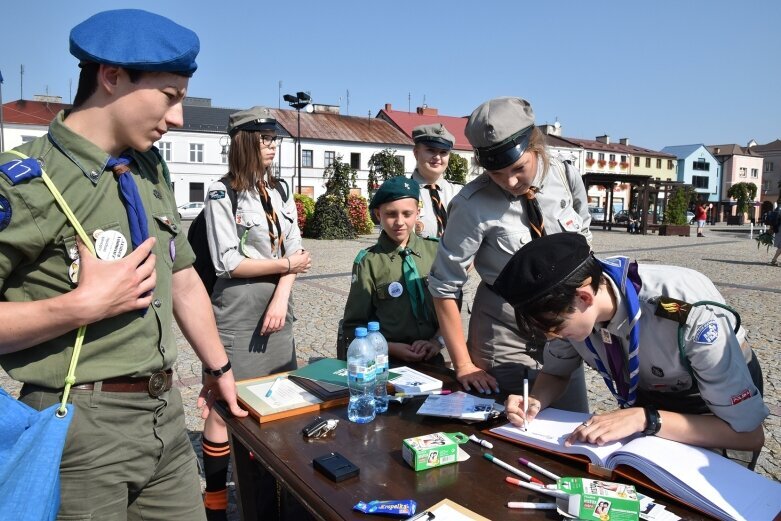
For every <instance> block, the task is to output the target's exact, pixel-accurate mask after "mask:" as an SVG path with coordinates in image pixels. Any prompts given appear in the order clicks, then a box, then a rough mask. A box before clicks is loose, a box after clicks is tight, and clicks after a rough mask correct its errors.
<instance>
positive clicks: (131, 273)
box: [0, 9, 246, 521]
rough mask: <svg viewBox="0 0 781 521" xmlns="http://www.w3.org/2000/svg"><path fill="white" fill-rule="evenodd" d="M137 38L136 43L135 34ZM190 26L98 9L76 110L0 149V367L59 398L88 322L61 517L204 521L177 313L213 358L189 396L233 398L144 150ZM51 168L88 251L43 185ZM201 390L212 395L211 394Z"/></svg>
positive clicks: (176, 106)
mask: <svg viewBox="0 0 781 521" xmlns="http://www.w3.org/2000/svg"><path fill="white" fill-rule="evenodd" d="M139 35H140V36H142V37H140V36H139ZM198 50H199V40H198V37H197V35H196V34H195V33H194V32H192V31H191V30H189V29H187V28H185V27H182V26H180V25H177V24H175V23H174V22H172V21H171V20H169V19H167V18H164V17H162V16H158V15H156V14H152V13H149V12H146V11H141V10H135V9H123V10H116V11H105V12H101V13H98V14H96V15H94V16H92V17H91V18H89V19H87V20H86V21H84V22H82V23H81V24H79V25H77V26H76V27H75V28H74V29H73V30H72V31H71V34H70V51H71V54H73V55H74V56H75V57H76V58H77V59H78V60H79V66H80V67H81V76H80V78H79V87H78V92H77V94H76V98H75V100H74V102H73V108H72V109H70V110H65V111H63V112H60V113H59V114H58V115H57V116H56V118H55V119H54V121H53V122H52V123H51V125H50V127H49V132H48V133H47V135H46V136H43V137H41V138H39V139H36V140H34V141H31V142H29V143H26V144H24V145H22V146H20V147H19V148H18V149H16V150H17V151H18V152H19V153H21V154H23V155H24V156H27V157H28V158H29V159H25V160H22V159H20V158H19V156H17V155H15V154H11V153H6V154H2V155H1V156H0V288H1V289H0V314H1V315H2V317H3V320H2V321H0V365H2V367H3V368H4V369H5V370H6V371H7V372H8V374H9V375H10V376H11V377H12V378H14V379H16V380H18V381H21V382H23V383H24V385H23V386H22V389H21V393H20V398H19V399H20V400H22V401H23V402H25V403H26V404H28V405H30V406H31V407H34V408H36V409H38V410H41V409H44V408H46V407H49V406H51V405H53V404H55V403H58V402H59V401H60V399H61V396H62V393H63V387H64V385H65V376H66V373H67V371H68V365H69V363H70V359H71V352H72V350H73V347H72V346H73V345H74V340H75V336H76V335H75V331H76V329H78V328H79V327H80V326H82V325H86V326H87V329H86V338H85V340H84V345H83V349H82V350H81V357H80V359H79V360H78V366H77V370H76V377H75V378H76V380H75V382H74V386H73V387H72V389H71V393H70V395H69V396H70V398H69V400H70V401H71V402H72V404H73V408H74V413H73V414H74V417H73V420H72V423H71V424H70V428H69V432H68V437H67V441H66V445H65V448H64V451H63V454H62V461H61V464H60V479H61V481H60V489H61V504H60V510H59V516H60V518H62V519H65V518H68V519H130V520H140V519H144V520H147V521H149V520H170V519H188V520H193V519H195V520H203V519H205V513H204V508H203V503H202V501H201V490H200V483H199V478H198V472H197V463H196V458H195V453H194V451H193V449H192V445H191V443H190V440H189V439H188V436H187V430H186V428H185V422H184V411H183V408H182V398H181V396H180V394H179V391H178V390H177V389H176V388H172V386H171V384H172V367H173V364H174V361H175V360H176V339H175V338H174V335H173V333H172V330H171V329H172V328H171V326H172V319H173V318H174V316H175V317H176V319H177V322H178V323H179V326H180V327H181V329H182V331H183V332H184V335H185V337H187V339H188V340H189V341H190V343H191V344H192V347H193V349H194V350H195V352H196V353H197V354H198V356H199V358H200V359H201V360H202V362H203V364H204V367H205V368H207V371H206V372H207V375H206V377H205V386H204V389H203V391H201V396H200V397H199V400H198V401H199V406H204V404H205V405H206V407H207V408H206V409H205V410H204V417H205V416H207V415H208V411H209V409H210V406H211V403H212V402H213V400H214V399H215V398H222V399H224V400H226V401H227V403H228V405H229V407H230V410H231V411H232V412H233V414H236V415H238V416H245V415H246V412H245V411H242V410H241V409H240V408H239V407H238V406H237V404H236V394H235V393H236V389H235V383H234V379H233V374H232V371H231V370H230V365H229V364H228V357H227V356H226V354H225V350H224V349H223V346H222V344H221V343H220V339H219V336H218V335H217V329H216V327H215V323H214V315H213V314H212V308H211V305H210V303H209V297H208V295H207V294H206V290H205V289H204V287H203V284H202V283H201V281H200V278H199V277H198V275H197V273H196V272H195V270H194V269H193V268H192V263H193V260H194V255H193V252H192V250H191V249H190V247H189V245H188V243H187V239H186V237H185V234H184V233H182V230H181V225H180V222H179V218H178V216H177V211H176V202H175V200H174V196H173V193H172V191H171V186H170V181H169V180H168V172H167V169H166V167H165V165H164V163H163V162H162V159H160V157H159V155H158V154H157V153H156V151H155V150H152V146H153V144H154V143H155V142H156V141H158V140H159V139H160V138H161V137H162V136H163V135H164V134H165V133H166V132H167V131H168V130H169V129H171V128H175V127H179V126H181V125H182V123H183V121H182V100H183V99H184V97H185V95H186V93H187V86H188V82H189V78H190V76H192V74H193V73H194V72H195V69H196V67H197V65H196V63H195V58H196V55H197V54H198ZM42 168H43V169H45V171H46V173H47V174H48V176H49V177H50V178H51V180H52V182H53V183H54V185H55V186H56V187H57V188H58V190H59V191H60V192H61V194H62V196H63V198H64V199H65V201H66V202H67V204H68V205H69V206H70V208H71V209H72V211H73V213H74V214H75V216H76V218H77V219H78V221H79V222H80V223H81V225H82V227H83V228H84V230H85V231H86V233H87V235H88V236H89V237H90V238H91V239H94V242H95V249H96V253H97V257H95V256H93V254H91V253H90V251H89V250H88V249H87V248H86V247H85V246H84V245H83V244H82V243H81V242H80V241H79V240H77V239H76V237H77V235H76V231H75V230H74V228H73V226H71V224H70V222H69V221H68V219H67V218H66V216H65V215H64V213H63V211H62V210H61V209H60V207H59V206H58V204H57V203H56V202H55V199H54V197H53V196H52V193H51V192H50V191H49V189H48V188H47V186H46V185H45V184H44V182H43V179H42V177H41V176H42V174H41V169H42ZM207 398H208V400H207Z"/></svg>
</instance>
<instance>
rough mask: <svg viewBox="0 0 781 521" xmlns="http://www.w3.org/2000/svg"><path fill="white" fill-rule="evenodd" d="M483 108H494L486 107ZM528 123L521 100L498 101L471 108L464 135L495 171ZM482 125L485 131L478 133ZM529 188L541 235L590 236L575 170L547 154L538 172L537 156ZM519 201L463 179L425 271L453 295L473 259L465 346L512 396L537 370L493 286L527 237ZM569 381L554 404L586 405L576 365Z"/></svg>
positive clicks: (444, 294)
mask: <svg viewBox="0 0 781 521" xmlns="http://www.w3.org/2000/svg"><path fill="white" fill-rule="evenodd" d="M497 105H498V106H497ZM486 107H490V108H492V109H494V110H491V111H490V112H489V111H488V110H485V109H486ZM533 126H534V113H533V112H532V111H531V107H530V106H528V103H527V102H525V101H524V100H521V99H520V98H498V99H495V100H491V101H489V102H486V103H485V104H483V105H481V106H480V107H478V108H477V109H476V110H475V111H474V112H473V113H472V115H471V116H470V118H469V122H468V123H467V126H466V133H467V137H468V138H469V141H470V143H472V145H473V146H475V147H476V152H477V157H478V160H479V161H480V162H481V163H480V164H481V166H483V167H484V168H487V169H491V170H498V169H501V168H504V167H506V166H509V165H511V164H513V163H514V162H515V161H517V160H518V159H519V158H520V157H521V155H522V154H523V152H524V151H525V150H526V147H527V146H528V138H529V136H528V135H527V134H528V133H530V132H531V129H532V128H533ZM485 129H492V130H491V132H487V131H486V132H485V135H483V131H484V130H485ZM494 129H496V130H494ZM519 129H521V131H520V132H518V130H519ZM508 137H509V138H513V139H517V140H518V144H517V145H515V146H514V147H512V148H510V149H507V148H506V143H508ZM510 144H512V143H510ZM497 150H498V151H497ZM534 186H535V187H537V189H538V192H537V195H536V200H537V202H538V203H539V207H540V209H541V211H542V216H543V218H544V223H545V230H546V231H547V233H548V234H551V233H560V232H561V233H579V234H582V235H583V236H585V237H586V238H588V239H589V240H590V239H591V232H590V231H589V224H590V222H591V217H590V215H589V213H588V208H587V207H588V205H587V204H586V190H585V188H584V186H583V181H582V180H581V178H580V175H579V173H578V171H577V170H576V169H575V168H573V167H572V166H570V165H569V164H566V163H561V162H560V161H558V160H557V159H554V158H551V159H550V168H549V169H548V171H545V169H544V166H543V161H542V158H538V163H537V177H536V179H535V181H534ZM523 199H524V197H523V196H519V197H516V196H513V195H511V194H509V193H508V192H506V191H505V190H503V189H502V188H501V187H499V185H497V184H496V183H494V182H493V181H491V179H490V178H489V176H488V174H487V173H483V174H481V175H480V176H478V177H477V178H476V179H474V180H473V181H471V182H470V183H468V184H467V185H466V186H465V187H464V189H463V190H461V192H459V194H458V195H456V197H455V198H454V199H453V201H452V202H451V204H450V214H449V215H448V232H447V233H446V234H445V235H444V237H442V240H441V242H440V247H439V252H438V253H437V258H436V260H435V261H434V264H433V266H432V268H431V274H430V275H429V289H430V291H431V293H432V294H433V295H434V297H437V298H449V299H457V298H459V296H460V295H461V291H462V288H463V286H464V284H465V283H466V282H467V278H468V274H467V268H468V267H469V266H470V265H471V264H472V263H474V267H475V269H476V270H477V273H478V274H479V275H480V278H481V279H482V281H481V282H480V285H479V286H478V288H477V292H476V295H475V300H474V304H473V306H472V315H471V317H470V320H469V340H468V342H467V345H468V346H469V349H470V355H471V358H472V361H473V362H474V363H475V364H476V365H477V366H478V367H480V368H482V369H484V370H486V371H487V372H489V373H490V374H491V375H493V376H494V377H495V378H496V379H497V381H498V384H499V389H500V391H501V392H502V393H513V394H518V393H519V392H522V385H523V378H524V374H526V375H527V377H528V378H529V379H530V380H534V378H535V377H536V374H537V372H538V371H539V370H540V369H541V368H542V353H541V352H537V351H535V350H532V349H530V348H527V346H526V345H525V343H524V342H523V341H522V340H521V339H520V337H519V336H518V330H517V327H516V323H515V314H514V312H513V309H512V307H511V306H510V305H509V304H507V303H506V302H505V301H504V299H503V298H502V297H500V296H499V295H498V294H497V293H496V292H495V291H493V289H492V285H493V284H494V281H495V279H496V277H497V276H498V275H499V272H501V270H502V268H504V266H505V264H506V263H507V262H508V261H509V260H510V258H511V257H512V255H513V254H514V253H515V252H516V251H518V250H519V249H521V248H522V247H523V246H525V245H527V244H529V243H530V242H531V241H532V232H531V227H530V225H529V214H528V210H527V205H526V202H525V201H523ZM576 380H577V381H573V383H571V384H570V389H571V391H570V392H571V394H568V395H566V396H565V397H564V399H563V401H561V402H560V403H559V407H561V408H567V409H570V410H587V408H588V402H587V400H586V395H585V377H584V374H583V371H582V370H581V371H580V372H579V374H577V375H576Z"/></svg>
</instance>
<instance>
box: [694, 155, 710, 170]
mask: <svg viewBox="0 0 781 521" xmlns="http://www.w3.org/2000/svg"><path fill="white" fill-rule="evenodd" d="M692 169H693V170H704V171H706V172H709V171H710V163H708V162H707V161H705V160H704V159H702V158H700V159H698V160H697V161H695V162H694V163H692Z"/></svg>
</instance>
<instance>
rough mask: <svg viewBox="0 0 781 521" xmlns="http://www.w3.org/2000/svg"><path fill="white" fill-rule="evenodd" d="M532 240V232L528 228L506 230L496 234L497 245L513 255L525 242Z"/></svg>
mask: <svg viewBox="0 0 781 521" xmlns="http://www.w3.org/2000/svg"><path fill="white" fill-rule="evenodd" d="M531 240H532V236H531V233H529V230H528V229H526V228H523V229H517V230H504V231H503V232H501V233H499V234H498V235H497V236H496V247H497V248H498V249H499V250H500V251H503V252H505V253H508V254H510V255H513V254H514V253H515V252H516V251H518V250H520V249H521V247H522V246H523V245H525V244H528V243H530V242H531Z"/></svg>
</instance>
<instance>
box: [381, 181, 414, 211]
mask: <svg viewBox="0 0 781 521" xmlns="http://www.w3.org/2000/svg"><path fill="white" fill-rule="evenodd" d="M407 198H410V199H415V200H416V201H419V200H420V186H419V185H418V182H417V181H414V180H412V179H410V178H409V177H405V176H403V175H399V176H396V177H391V178H390V179H388V180H387V181H385V182H384V183H382V186H380V188H379V190H377V192H376V193H375V194H374V197H372V202H371V203H369V210H374V209H375V208H377V207H379V206H380V205H381V204H383V203H390V202H391V201H397V200H399V199H407Z"/></svg>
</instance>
